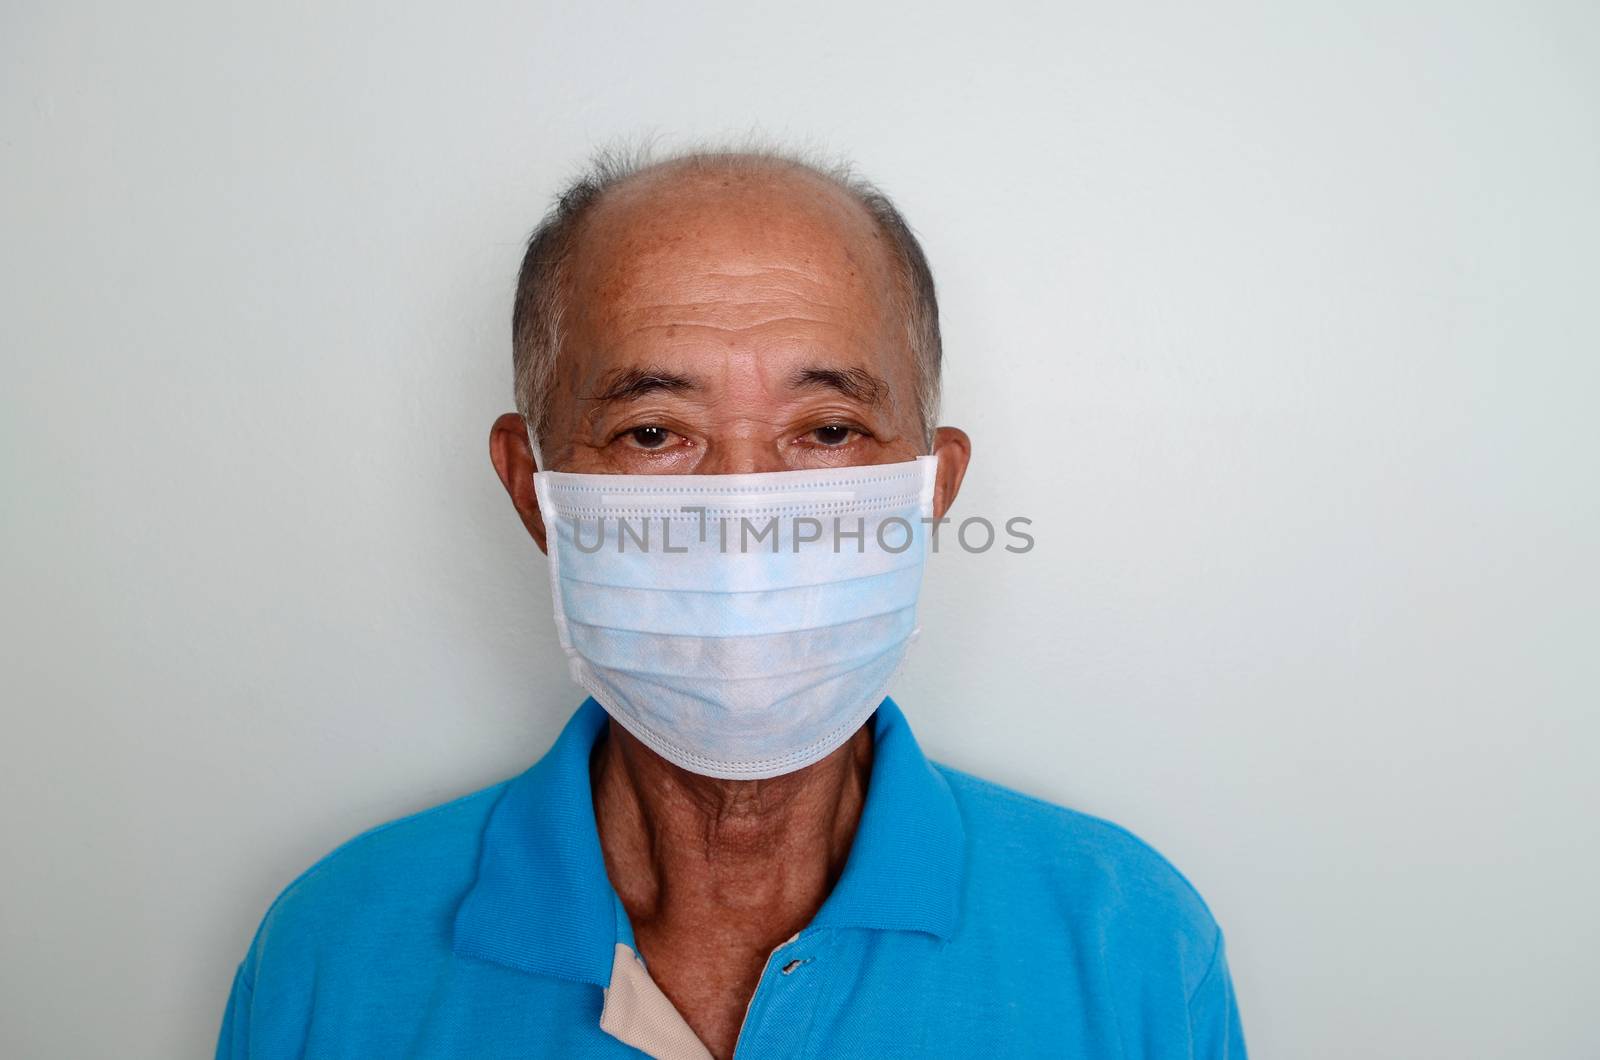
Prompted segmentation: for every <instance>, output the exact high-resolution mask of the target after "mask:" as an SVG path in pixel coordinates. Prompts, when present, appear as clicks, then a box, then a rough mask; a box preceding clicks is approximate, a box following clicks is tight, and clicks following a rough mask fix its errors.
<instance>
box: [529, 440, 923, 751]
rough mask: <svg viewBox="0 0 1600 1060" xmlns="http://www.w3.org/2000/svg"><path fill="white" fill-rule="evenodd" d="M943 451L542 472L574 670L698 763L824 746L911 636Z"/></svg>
mask: <svg viewBox="0 0 1600 1060" xmlns="http://www.w3.org/2000/svg"><path fill="white" fill-rule="evenodd" d="M937 466H938V459H937V458H936V457H932V456H924V457H918V458H917V459H916V460H913V461H910V462H908V463H901V464H874V465H867V466H862V467H846V468H837V469H826V470H814V471H778V472H768V473H762V474H751V475H568V474H563V473H561V472H552V471H541V472H539V473H538V474H536V475H535V476H534V484H535V487H536V489H537V492H538V497H539V507H540V510H541V512H542V513H543V515H544V521H545V527H546V530H547V539H546V544H547V548H548V550H549V554H550V584H551V589H552V592H553V593H554V596H555V618H556V628H557V630H558V631H559V632H560V635H561V647H562V648H563V649H564V650H565V651H566V653H567V656H568V659H569V665H570V667H571V671H572V677H573V679H574V680H576V681H577V682H578V684H579V685H581V686H583V688H584V689H586V690H587V691H588V692H589V694H590V695H592V696H594V698H595V699H596V700H597V701H598V702H599V703H600V705H601V706H603V707H605V708H606V710H607V712H609V713H610V715H611V716H612V717H613V718H615V719H616V721H617V722H618V723H619V724H621V725H622V726H623V727H624V728H625V729H627V730H628V731H629V732H631V733H632V734H633V735H635V736H637V737H638V738H639V739H640V740H641V741H642V742H643V743H645V744H646V745H647V746H648V747H650V748H651V749H652V750H654V751H655V752H656V753H657V754H660V755H661V756H662V757H664V758H666V759H667V760H668V761H671V762H674V763H676V764H678V765H680V766H682V767H683V768H684V769H687V770H690V771H691V772H695V773H699V774H702V775H705V776H711V777H722V778H727V779H741V780H754V779H758V778H762V777H772V776H777V775H779V774H781V773H789V772H792V771H794V770H796V769H800V768H802V767H804V766H807V765H810V764H811V763H813V762H815V761H817V760H818V759H821V758H823V757H824V756H826V755H827V754H828V753H829V752H831V751H833V750H834V749H835V748H837V747H838V746H839V745H841V744H842V743H844V742H845V740H847V739H849V737H850V735H851V734H852V733H854V732H855V731H856V730H857V729H858V728H860V727H861V725H862V724H863V723H864V722H865V721H866V720H867V718H868V717H869V716H871V714H872V712H873V711H874V710H876V709H877V707H878V704H879V703H881V702H882V701H883V697H884V694H885V692H886V690H887V688H888V685H889V682H890V680H891V679H892V678H893V677H894V674H895V672H896V671H897V670H898V669H899V666H900V663H901V660H902V659H903V658H904V656H905V652H906V649H907V647H908V646H909V645H910V643H911V641H912V639H913V638H914V637H915V636H916V634H917V630H918V627H917V620H916V605H917V594H918V591H919V590H920V588H921V584H922V569H923V564H924V561H925V558H926V554H927V534H928V529H929V526H930V521H931V519H932V516H933V487H934V472H935V469H936V468H937Z"/></svg>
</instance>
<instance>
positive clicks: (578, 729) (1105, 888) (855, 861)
mask: <svg viewBox="0 0 1600 1060" xmlns="http://www.w3.org/2000/svg"><path fill="white" fill-rule="evenodd" d="M605 724H606V714H605V711H604V709H603V708H602V707H600V705H599V704H597V703H595V701H594V700H592V699H591V700H588V701H586V702H584V704H583V705H582V706H581V707H579V708H578V711H577V713H576V714H574V715H573V717H572V719H571V721H569V722H568V724H567V726H566V728H565V729H564V730H563V731H562V733H561V735H560V737H559V738H558V739H557V740H556V743H555V745H554V746H553V747H552V748H551V749H550V751H549V752H548V753H547V754H546V755H545V756H544V757H543V758H542V759H540V760H539V762H538V763H536V764H535V765H534V766H533V767H532V768H531V769H529V770H528V771H527V772H525V773H523V774H521V775H520V776H518V777H515V778H513V779H511V780H508V781H505V782H503V783H500V784H497V785H495V786H493V787H491V788H487V789H485V790H483V791H480V792H477V793H475V794H472V795H467V796H465V797H464V798H460V799H457V800H455V801H454V802H449V803H446V804H444V805H442V806H438V807H436V808H434V809H431V810H427V811H424V812H422V813H419V814H416V815H414V816H411V817H406V818H403V819H401V820H398V821H394V822H392V823H390V824H386V825H383V826H381V827H379V828H376V829H373V830H372V831H369V832H366V833H364V834H363V835H360V836H358V837H356V838H355V839H352V840H351V841H349V842H348V843H346V844H344V845H343V846H341V847H339V848H338V849H337V850H335V851H333V852H332V853H331V854H329V855H328V856H327V857H325V858H323V859H322V860H321V861H319V862H318V863H317V864H315V865H313V866H312V867H311V868H310V869H308V870H307V871H306V872H305V873H304V874H303V875H301V876H300V878H299V879H297V880H295V881H294V882H293V883H292V884H290V885H289V887H288V888H287V889H285V890H284V892H283V893H282V894H281V895H280V896H279V897H278V899H277V900H276V901H275V902H274V903H273V904H272V907H271V908H270V909H269V910H268V911H267V914H266V917H265V918H264V919H263V921H262V923H261V927H260V929H259V930H258V931H257V932H256V936H255V939H254V940H253V941H252V942H251V944H250V949H249V952H248V953H247V954H246V956H245V958H244V960H243V962H242V963H241V964H240V966H239V969H238V973H237V975H236V976H235V978H234V983H233V992H232V996H231V997H230V998H229V1001H228V1007H227V1011H226V1014H225V1016H224V1019H223V1024H222V1033H221V1038H220V1041H219V1043H218V1047H217V1056H218V1057H231V1058H240V1060H242V1058H245V1057H250V1058H255V1060H279V1058H286V1057H318V1058H321V1057H362V1058H373V1057H400V1056H406V1057H469V1058H495V1057H529V1056H552V1057H572V1058H589V1057H595V1058H599V1057H629V1056H633V1057H637V1056H639V1055H641V1054H643V1055H652V1056H658V1057H666V1058H672V1060H676V1058H680V1057H682V1058H693V1057H705V1056H707V1055H709V1054H707V1053H706V1051H705V1049H704V1046H703V1045H701V1044H700V1042H699V1040H698V1039H697V1038H695V1037H694V1034H693V1032H692V1031H690V1030H689V1028H688V1025H687V1024H686V1023H684V1022H683V1020H682V1018H681V1016H679V1015H678V1013H677V1012H676V1010H675V1009H673V1008H672V1006H671V1003H670V1002H668V1001H667V1000H666V998H665V995H664V994H662V993H661V992H660V991H659V990H658V989H657V988H656V987H655V985H654V983H653V981H652V980H651V979H650V977H649V972H648V968H647V967H646V965H645V963H644V961H643V959H642V958H641V957H640V955H639V954H638V953H637V948H636V947H635V946H634V942H633V934H632V931H631V929H630V927H629V925H628V917H627V914H626V913H625V912H624V911H623V909H622V905H621V902H620V901H619V900H618V898H617V896H616V892H615V891H614V890H613V889H612V887H611V885H610V883H609V881H608V880H607V878H606V871H605V864H604V861H603V859H602V856H601V852H600V842H599V836H598V834H597V832H596V829H595V820H594V806H593V802H592V799H591V795H590V786H589V752H590V750H591V748H592V747H593V746H594V744H595V741H596V740H597V739H598V738H599V737H600V735H601V734H602V732H603V731H604V727H605ZM869 724H871V725H872V726H873V734H874V737H875V740H876V744H875V753H874V758H873V764H872V776H871V780H870V783H869V787H868V792H867V800H866V805H865V807H864V808H863V810H862V814H861V820H860V824H859V826H858V829H857V832H856V836H855V840H854V843H853V845H852V846H851V848H850V854H849V857H848V859H847V861H846V864H845V869H844V872H843V874H842V875H841V876H840V878H839V881H838V883H837V884H836V885H835V887H834V889H833V891H832V893H831V894H829V896H828V898H827V900H826V901H825V902H824V903H823V905H822V908H821V909H820V910H818V912H817V914H816V917H815V919H813V920H812V922H811V924H810V925H809V926H807V927H806V928H805V929H804V930H802V931H800V932H798V933H797V934H796V935H794V936H793V937H792V938H790V939H789V940H788V941H786V942H785V943H783V944H782V945H780V946H778V947H777V948H776V949H775V950H773V952H772V954H771V956H770V957H769V959H768V961H767V964H766V968H765V970H764V971H763V973H762V976H761V980H760V983H759V985H758V986H757V987H756V991H755V994H754V996H753V997H752V998H751V1000H750V1004H749V1008H748V1010H747V1011H746V1014H745V1019H744V1025H743V1028H742V1030H741V1032H740V1035H739V1043H738V1050H737V1054H736V1055H737V1056H738V1057H752V1058H757V1057H841V1056H846V1057H848V1056H868V1057H873V1058H883V1057H901V1056H959V1057H970V1056H979V1055H984V1056H995V1057H1001V1056H1003V1057H1013V1056H1017V1057H1021V1056H1051V1057H1116V1058H1121V1060H1133V1058H1136V1057H1151V1058H1153V1057H1184V1058H1222V1057H1229V1058H1233V1057H1243V1056H1244V1055H1245V1053H1244V1042H1243V1039H1242V1036H1241V1032H1240V1026H1239V1014H1238V1010H1237V1007H1236V1006H1235V1003H1234V997H1233V989H1232V985H1231V982H1230V980H1229V976H1228V966H1227V960H1226V956H1225V954H1224V949H1223V940H1222V934H1221V932H1220V931H1219V930H1218V928H1217V925H1216V923H1215V922H1214V921H1213V919H1212V917H1211V915H1210V913H1209V912H1208V911H1207V909H1206V906H1205V903H1204V902H1203V901H1202V900H1201V898H1200V896H1199V895H1198V894H1197V893H1196V892H1195V890H1194V889H1193V888H1192V887H1191V886H1190V885H1189V883H1188V882H1187V881H1186V880H1185V879H1184V878H1183V877H1182V876H1181V875H1180V874H1179V873H1178V872H1177V870H1176V869H1174V868H1173V867H1172V866H1171V865H1170V864H1168V863H1167V862H1166V861H1165V860H1164V859H1163V858H1162V857H1161V856H1160V855H1159V854H1157V853H1156V852H1155V851H1153V850H1152V849H1151V848H1150V847H1148V846H1146V845H1145V844H1144V843H1142V842H1140V841H1139V840H1138V839H1136V838H1135V837H1134V836H1132V835H1130V834H1129V833H1128V832H1126V831H1124V830H1123V829H1121V828H1118V827H1117V826H1115V825H1112V824H1109V823H1107V822H1105V821H1102V820H1099V819H1097V818H1093V817H1089V816H1085V815H1083V814H1080V813H1075V812H1073V811H1070V810H1066V809H1062V808H1060V807H1058V806H1053V805H1051V804H1049V803H1046V802H1042V801H1040V800H1038V799H1034V798H1030V797H1029V796H1026V795H1022V794H1019V793H1017V792H1014V791H1010V790H1008V789H1006V788H1003V787H1000V786H998V785H995V784H990V783H988V782H986V781H983V780H979V779H977V778H975V777H972V776H969V775H967V774H965V773H961V772H959V771H957V770H954V769H950V768H948V767H946V766H943V765H938V764H935V763H932V762H930V761H929V760H928V759H927V758H926V757H924V756H923V754H922V751H921V749H920V748H919V747H918V746H917V742H916V740H915V738H914V737H913V736H912V734H911V730H910V728H909V727H908V726H907V724H906V721H905V717H904V715H902V714H901V712H900V709H899V708H898V707H897V706H895V704H894V702H893V701H892V700H885V701H884V702H883V704H882V706H880V707H879V709H878V711H877V712H876V713H875V714H874V715H873V718H872V720H871V721H870V722H869Z"/></svg>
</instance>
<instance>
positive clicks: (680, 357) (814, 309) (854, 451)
mask: <svg viewBox="0 0 1600 1060" xmlns="http://www.w3.org/2000/svg"><path fill="white" fill-rule="evenodd" d="M578 243H579V245H578V247H577V248H576V251H575V253H574V256H573V260H572V269H571V273H570V282H571V286H570V288H569V290H568V292H567V306H568V315H567V318H566V329H565V330H566V334H565V343H564V345H563V349H562V353H561V356H560V358H559V360H558V364H557V374H556V379H555V387H554V402H553V407H552V416H551V418H550V421H549V424H548V426H547V429H546V431H545V437H544V438H542V439H540V442H541V448H542V450H543V452H544V454H545V459H546V461H547V465H548V467H549V468H550V469H551V470H556V471H568V472H579V473H613V474H615V473H626V474H676V473H695V474H730V473H740V472H753V471H786V470H793V469H799V468H814V467H832V466H842V465H851V464H879V463H890V462H897V461H904V460H910V459H912V458H913V457H915V456H916V455H917V454H919V453H922V452H926V451H927V450H926V447H925V441H924V438H923V431H922V425H921V423H920V422H919V419H918V413H917V407H916V398H915V395H916V393H917V374H916V367H915V363H914V360H913V357H912V354H911V350H910V347H909V344H908V341H907V336H906V329H905V323H904V318H903V316H902V315H901V314H900V313H898V312H897V311H896V307H895V301H896V300H895V292H896V290H897V288H896V274H895V271H894V269H895V265H894V263H893V259H892V257H891V253H890V250H889V248H888V246H887V245H886V243H885V241H884V238H883V237H882V236H881V235H880V234H879V232H878V230H877V227H876V226H875V224H874V223H873V222H872V220H871V219H870V218H869V217H868V216H867V215H866V213H865V212H864V211H863V210H862V209H861V208H860V207H859V206H858V205H856V204H855V203H853V202H851V201H850V200H849V199H848V198H846V197H845V196H844V195H843V194H842V193H840V192H839V191H837V190H836V189H834V188H832V187H831V186H829V185H827V184H826V183H824V182H822V181H820V180H817V179H816V178H814V177H808V176H805V175H789V174H774V173H770V172H768V173H759V172H758V173H754V174H749V175H724V174H717V175H693V174H685V173H675V172H672V171H671V170H668V171H666V172H658V173H652V174H647V175H645V176H644V177H642V178H640V179H637V180H635V181H634V182H631V183H629V184H627V185H625V186H623V187H621V188H619V189H617V190H615V191H614V192H613V193H611V194H610V195H609V196H608V197H607V199H606V200H605V201H604V202H603V203H602V204H601V205H600V206H598V207H597V208H596V210H595V213H594V214H593V215H592V216H591V217H590V219H589V222H588V224H587V226H586V227H585V229H584V230H583V232H582V233H581V235H580V237H579V241H578Z"/></svg>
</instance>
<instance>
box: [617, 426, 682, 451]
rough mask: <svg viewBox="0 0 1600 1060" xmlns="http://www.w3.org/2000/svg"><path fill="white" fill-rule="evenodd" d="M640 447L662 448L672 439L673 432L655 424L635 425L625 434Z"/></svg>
mask: <svg viewBox="0 0 1600 1060" xmlns="http://www.w3.org/2000/svg"><path fill="white" fill-rule="evenodd" d="M623 437H625V438H627V439H628V440H629V441H630V442H632V443H633V444H634V445H635V446H637V447H638V448H640V449H660V448H663V447H664V446H665V445H666V444H667V443H668V442H670V441H671V440H672V432H671V431H669V430H667V429H666V428H665V427H657V426H655V425H653V424H651V425H648V426H644V427H635V428H634V429H633V430H631V431H629V432H627V434H625V435H623Z"/></svg>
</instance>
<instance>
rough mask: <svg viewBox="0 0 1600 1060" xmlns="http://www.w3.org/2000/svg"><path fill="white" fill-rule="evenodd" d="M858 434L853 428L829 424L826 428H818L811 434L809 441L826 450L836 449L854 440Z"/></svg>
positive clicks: (839, 424) (840, 424)
mask: <svg viewBox="0 0 1600 1060" xmlns="http://www.w3.org/2000/svg"><path fill="white" fill-rule="evenodd" d="M857 433H858V432H857V431H856V429H855V428H854V427H846V426H845V425H844V424H842V423H830V424H828V425H827V426H826V427H818V428H816V429H814V430H813V431H812V432H811V440H812V441H814V442H816V443H817V444H818V445H820V446H823V447H825V448H828V449H837V448H838V447H839V446H841V445H845V444H846V443H848V442H849V441H850V439H851V438H854V437H855V436H856V434H857Z"/></svg>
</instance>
